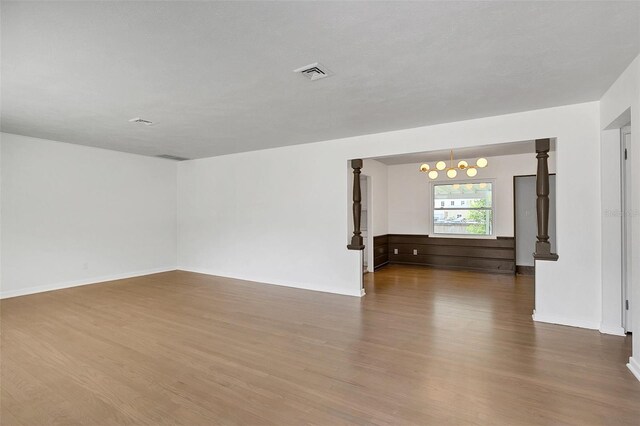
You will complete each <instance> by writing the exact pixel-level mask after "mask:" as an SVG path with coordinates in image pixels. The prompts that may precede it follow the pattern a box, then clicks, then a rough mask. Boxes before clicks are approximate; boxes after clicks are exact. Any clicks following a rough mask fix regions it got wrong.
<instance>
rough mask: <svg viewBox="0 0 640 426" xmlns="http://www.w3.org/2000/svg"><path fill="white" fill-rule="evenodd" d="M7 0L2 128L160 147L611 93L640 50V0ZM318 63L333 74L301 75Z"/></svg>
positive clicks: (356, 130) (177, 149) (389, 126)
mask: <svg viewBox="0 0 640 426" xmlns="http://www.w3.org/2000/svg"><path fill="white" fill-rule="evenodd" d="M1 7H2V17H1V24H2V29H1V32H2V33H1V36H2V58H1V59H2V65H1V67H2V68H1V72H2V83H1V84H2V113H3V114H2V121H1V126H2V130H3V131H5V132H10V133H17V134H22V135H28V136H34V137H40V138H47V139H53V140H59V141H65V142H71V143H78V144H83V145H91V146H97V147H103V148H109V149H115V150H121V151H128V152H134V153H140V154H145V155H156V154H172V155H178V156H184V157H189V158H196V157H206V156H213V155H220V154H227V153H233V152H241V151H249V150H256V149H262V148H268V147H276V146H284V145H292V144H299V143H307V142H314V141H320V140H326V139H334V138H340V137H347V136H354V135H359V134H367V133H376V132H382V131H388V130H396V129H402V128H410V127H416V126H422V125H429V124H435V123H442V122H450V121H457V120H463V119H469V118H475V117H482V116H491V115H496V114H502V113H508V112H517V111H523V110H530V109H536V108H544V107H549V106H557V105H564V104H571V103H577V102H583V101H591V100H597V99H599V98H600V96H601V95H602V94H603V93H604V91H605V90H606V89H607V88H608V86H609V85H610V84H611V83H612V82H613V81H614V80H615V79H616V77H617V76H618V75H619V74H620V73H621V72H622V71H623V70H624V68H625V67H626V66H627V65H628V64H629V63H630V62H631V60H632V59H633V58H634V57H635V56H636V55H637V54H638V52H639V51H640V2H537V1H534V2H498V1H493V2H467V3H458V2H411V3H405V2H349V3H343V2H262V3H259V2H252V3H249V2H66V3H62V2H60V3H59V2H3V3H2V6H1ZM316 61H319V62H321V63H323V64H324V65H325V66H327V67H328V68H329V69H330V70H331V71H333V72H334V73H335V75H333V76H331V77H329V78H326V79H323V80H318V81H315V82H310V81H308V80H306V79H304V78H303V77H301V76H300V75H296V74H294V73H292V70H293V69H295V68H298V67H301V66H304V65H307V64H310V63H312V62H316ZM134 117H141V118H144V119H148V120H151V121H154V122H156V123H157V124H155V125H154V126H150V127H147V126H144V125H141V124H137V125H136V124H132V123H129V122H128V120H129V119H131V118H134Z"/></svg>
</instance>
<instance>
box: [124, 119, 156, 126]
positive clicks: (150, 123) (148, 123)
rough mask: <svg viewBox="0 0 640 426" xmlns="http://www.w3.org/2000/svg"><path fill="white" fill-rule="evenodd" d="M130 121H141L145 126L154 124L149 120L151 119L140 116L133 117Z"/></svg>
mask: <svg viewBox="0 0 640 426" xmlns="http://www.w3.org/2000/svg"><path fill="white" fill-rule="evenodd" d="M129 123H139V124H144V125H145V126H151V125H152V124H153V121H149V120H145V119H143V118H140V117H136V118H132V119H131V120H129Z"/></svg>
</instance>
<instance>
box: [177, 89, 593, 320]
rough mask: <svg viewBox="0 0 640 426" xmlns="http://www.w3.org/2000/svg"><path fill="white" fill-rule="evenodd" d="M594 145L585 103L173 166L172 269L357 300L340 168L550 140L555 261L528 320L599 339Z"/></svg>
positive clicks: (542, 269)
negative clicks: (553, 146)
mask: <svg viewBox="0 0 640 426" xmlns="http://www.w3.org/2000/svg"><path fill="white" fill-rule="evenodd" d="M599 135H600V130H599V107H598V103H597V102H590V103H584V104H578V105H570V106H564V107H557V108H549V109H543V110H537V111H529V112H523V113H516V114H508V115H502V116H497V117H489V118H483V119H477V120H469V121H462V122H456V123H448V124H442V125H436V126H429V127H421V128H415V129H408V130H402V131H395V132H387V133H379V134H373V135H363V136H358V137H352V138H345V139H339V140H333V141H325V142H319V143H315V144H306V145H297V146H289V147H282V148H276V149H270V150H264V151H254V152H248V153H242V154H234V155H228V156H222V157H215V158H207V159H201V160H193V161H186V162H182V163H180V164H179V165H178V187H179V197H178V265H179V267H180V268H181V269H187V270H195V271H200V272H205V273H211V274H217V275H223V276H230V277H236V278H243V279H248V280H254V281H262V282H267V283H275V284H281V285H289V286H294V287H303V288H312V289H316V290H322V291H331V292H336V293H342V294H352V295H357V294H360V280H361V274H360V272H359V269H360V265H361V263H360V253H358V252H355V251H349V250H347V249H346V242H347V235H348V228H349V225H348V213H347V212H348V211H349V209H350V206H349V205H348V200H349V191H350V189H349V184H348V180H349V178H348V175H349V172H348V168H347V167H346V165H347V161H348V160H349V159H352V158H375V157H381V156H387V155H393V154H404V153H412V152H425V151H430V150H443V149H445V150H446V149H456V148H460V147H465V146H480V145H490V144H497V143H507V142H514V141H522V140H532V139H538V138H546V137H556V138H557V141H558V142H557V151H556V167H557V172H558V179H557V188H556V190H557V196H558V205H557V220H558V222H557V232H558V238H557V239H558V241H557V245H558V253H559V254H560V259H559V260H558V261H557V262H538V266H537V273H538V275H537V276H536V286H537V288H536V309H537V312H536V319H538V320H543V321H552V322H561V323H564V324H570V325H576V326H583V327H591V328H597V327H598V325H599V323H600V310H601V300H600V299H601V286H600V258H601V253H600V243H601V235H600V222H601V221H600V193H599V191H600V176H599V174H598V173H584V165H585V164H599V162H600V149H599ZM584 205H586V206H592V208H589V209H579V208H578V209H577V208H576V206H584ZM576 210H578V212H577V213H576ZM389 231H390V232H396V229H391V228H390V229H389Z"/></svg>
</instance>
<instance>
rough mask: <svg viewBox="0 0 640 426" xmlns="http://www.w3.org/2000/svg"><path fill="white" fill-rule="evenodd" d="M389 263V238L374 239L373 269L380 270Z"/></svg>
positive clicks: (378, 237)
mask: <svg viewBox="0 0 640 426" xmlns="http://www.w3.org/2000/svg"><path fill="white" fill-rule="evenodd" d="M387 263H389V236H388V235H379V236H377V237H373V268H374V269H378V268H379V267H381V266H384V265H386V264H387Z"/></svg>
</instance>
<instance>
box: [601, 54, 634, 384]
mask: <svg viewBox="0 0 640 426" xmlns="http://www.w3.org/2000/svg"><path fill="white" fill-rule="evenodd" d="M628 109H630V115H629V117H630V118H631V137H632V142H631V144H632V145H631V153H630V160H629V161H630V162H631V169H632V172H631V173H632V175H631V185H632V191H633V194H634V195H636V194H640V190H639V188H640V56H638V57H637V58H636V59H635V60H634V61H633V62H632V63H631V64H630V65H629V67H628V68H627V69H626V70H625V71H624V73H622V75H621V76H620V77H619V78H618V79H617V80H616V82H615V83H614V84H613V85H612V86H611V87H610V88H609V90H608V91H607V92H606V93H605V95H604V96H603V97H602V99H601V101H600V129H601V130H602V133H601V143H602V147H601V149H602V150H606V149H608V148H609V147H610V146H611V144H612V143H616V142H615V141H616V138H617V140H618V141H619V133H617V130H615V129H612V130H607V129H610V128H611V126H612V125H613V127H615V125H616V124H617V125H618V127H619V126H621V125H623V124H625V123H621V122H620V123H615V122H616V120H617V119H618V117H620V116H621V115H622V114H623V113H624V112H625V111H626V110H628ZM611 162H612V161H609V163H611ZM610 165H611V164H604V165H603V166H604V167H608V166H610ZM607 189H608V188H607V187H603V188H602V190H603V194H604V192H605V191H606V190H607ZM603 197H606V195H603ZM625 213H626V214H629V215H630V217H631V228H632V229H631V239H632V240H631V241H632V242H631V245H632V249H631V250H632V256H633V262H632V264H631V268H632V270H631V276H632V308H633V309H632V314H633V318H632V321H633V329H634V330H635V331H636V333H637V331H638V330H640V196H634V197H633V199H632V209H631V211H630V212H625ZM601 216H602V222H603V231H604V230H609V229H611V232H607V233H604V234H603V240H604V241H603V248H604V247H615V246H616V245H617V244H619V242H618V241H617V240H616V238H618V237H617V236H615V233H614V232H613V228H614V227H615V226H616V223H617V221H616V220H615V216H613V217H612V216H611V215H607V214H605V212H601ZM618 229H619V228H618ZM618 260H619V259H617V258H616V256H615V255H611V254H610V253H604V252H603V257H602V265H603V273H604V275H603V277H602V278H603V280H602V281H603V286H602V303H603V305H602V314H603V316H602V324H603V327H605V328H609V327H615V326H616V324H618V325H619V322H617V321H618V319H619V317H620V315H619V313H620V305H619V304H618V303H617V302H618V301H617V300H616V298H617V297H619V293H618V292H619V286H620V281H619V278H617V277H616V276H615V275H614V274H615V272H614V271H615V270H616V268H618V270H619V266H620V265H619V263H618V264H617V265H616V263H617V262H618ZM618 300H619V299H618ZM629 368H630V369H631V371H632V372H633V373H634V374H635V375H636V377H637V378H638V380H640V339H638V338H634V339H633V356H632V357H631V358H630V360H629Z"/></svg>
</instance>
